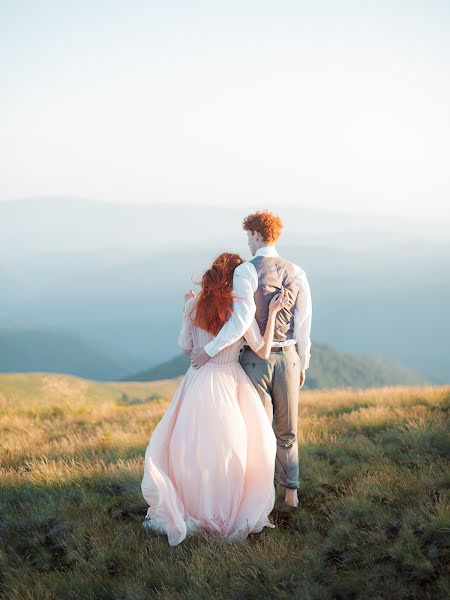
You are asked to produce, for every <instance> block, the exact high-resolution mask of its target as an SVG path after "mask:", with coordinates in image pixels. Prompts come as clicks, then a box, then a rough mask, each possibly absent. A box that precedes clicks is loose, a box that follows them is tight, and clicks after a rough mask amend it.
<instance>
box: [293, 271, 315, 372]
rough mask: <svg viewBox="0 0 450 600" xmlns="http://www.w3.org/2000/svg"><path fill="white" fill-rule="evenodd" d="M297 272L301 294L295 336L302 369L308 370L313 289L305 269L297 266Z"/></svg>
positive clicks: (295, 322) (295, 318)
mask: <svg viewBox="0 0 450 600" xmlns="http://www.w3.org/2000/svg"><path fill="white" fill-rule="evenodd" d="M295 271H296V279H297V283H298V286H299V293H298V297H297V302H296V305H295V312H294V335H295V339H296V342H297V350H298V354H299V356H300V361H301V365H302V369H307V368H308V367H309V361H310V358H311V337H310V336H311V320H312V302H311V289H310V287H309V282H308V278H307V277H306V273H305V272H304V271H303V269H302V268H301V267H299V266H297V265H295Z"/></svg>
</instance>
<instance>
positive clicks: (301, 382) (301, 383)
mask: <svg viewBox="0 0 450 600" xmlns="http://www.w3.org/2000/svg"><path fill="white" fill-rule="evenodd" d="M305 377H306V374H305V369H302V370H301V371H300V389H302V387H303V384H304V383H305Z"/></svg>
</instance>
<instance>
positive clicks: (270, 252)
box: [255, 246, 280, 256]
mask: <svg viewBox="0 0 450 600" xmlns="http://www.w3.org/2000/svg"><path fill="white" fill-rule="evenodd" d="M255 256H280V255H279V254H278V252H277V249H276V248H275V246H262V248H260V249H259V250H257V251H256V254H255Z"/></svg>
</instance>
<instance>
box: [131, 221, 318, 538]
mask: <svg viewBox="0 0 450 600" xmlns="http://www.w3.org/2000/svg"><path fill="white" fill-rule="evenodd" d="M243 227H244V230H246V232H247V236H248V244H249V248H250V251H251V253H252V255H253V257H254V258H253V259H252V260H250V261H246V262H244V260H243V259H242V258H241V257H240V256H239V255H237V254H232V253H224V254H221V255H220V256H218V257H217V258H216V259H215V261H214V262H213V264H212V266H211V267H210V268H209V269H208V270H207V271H206V272H205V273H204V275H203V278H202V281H201V290H200V292H199V294H198V296H195V295H194V293H193V292H188V293H187V294H186V296H185V306H184V313H183V320H182V326H181V331H180V335H179V340H178V343H179V345H180V346H181V348H182V349H183V350H184V351H185V352H186V353H188V354H190V355H191V367H190V368H189V370H188V371H187V373H186V375H185V376H184V378H183V379H182V381H181V382H180V384H179V386H178V388H177V390H176V392H175V395H174V397H173V398H172V401H171V403H170V405H169V407H168V409H167V411H166V413H165V414H164V416H163V418H162V419H161V421H160V422H159V423H158V425H157V426H156V428H155V430H154V431H153V434H152V436H151V439H150V442H149V444H148V446H147V449H146V452H145V461H144V475H143V479H142V484H141V490H142V494H143V496H144V498H145V500H146V501H147V504H148V505H149V507H148V510H147V514H146V517H145V520H144V522H143V525H144V526H145V527H146V528H148V529H149V530H152V531H155V532H158V533H163V534H165V535H167V538H168V542H169V544H170V545H171V546H176V545H177V544H179V543H180V542H182V541H183V540H184V539H185V537H186V536H187V535H189V534H191V533H194V532H197V531H208V532H210V533H213V534H215V535H218V536H220V537H221V538H223V539H224V540H225V541H227V542H238V541H242V540H243V539H245V538H246V537H247V536H248V534H249V533H257V532H259V531H261V530H262V529H263V528H264V527H274V525H273V524H272V523H271V522H270V521H269V514H270V513H271V511H272V509H273V507H274V503H275V488H274V482H275V483H278V484H279V485H281V486H283V487H284V488H285V499H284V501H285V503H286V504H287V505H288V506H291V507H293V508H296V507H297V506H298V496H297V489H298V487H299V464H298V444H297V428H298V396H299V389H300V388H301V387H302V386H303V384H304V381H305V370H306V369H307V368H308V366H309V359H310V347H311V341H310V330H311V315H312V308H311V294H310V288H309V283H308V280H307V278H306V274H305V272H304V271H303V269H301V268H300V267H299V266H298V265H295V264H293V263H291V262H289V261H288V260H286V259H285V258H282V257H281V256H280V255H279V254H278V252H277V250H276V248H275V243H276V241H277V240H278V238H279V236H280V233H281V229H282V227H283V225H282V222H281V220H280V218H279V217H277V216H276V215H274V214H272V213H270V212H269V211H267V210H265V211H261V212H256V213H254V214H252V215H249V216H247V217H246V218H245V219H244V221H243Z"/></svg>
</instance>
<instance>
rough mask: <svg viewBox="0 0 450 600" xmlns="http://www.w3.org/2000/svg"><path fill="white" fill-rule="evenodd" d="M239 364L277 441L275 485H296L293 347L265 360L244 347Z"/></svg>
mask: <svg viewBox="0 0 450 600" xmlns="http://www.w3.org/2000/svg"><path fill="white" fill-rule="evenodd" d="M239 362H240V364H241V365H242V367H243V369H244V371H245V372H246V373H247V375H248V377H249V378H250V380H251V382H252V383H253V385H254V386H255V388H256V391H257V392H258V394H259V397H260V398H261V401H262V403H263V405H264V408H265V410H266V413H267V416H268V417H269V420H270V422H271V423H272V427H273V430H274V433H275V437H276V438H277V456H276V462H275V482H276V483H279V484H281V485H282V486H284V487H286V488H291V489H297V488H298V486H299V465H298V442H297V426H298V396H299V388H300V357H299V355H298V353H297V350H296V348H295V346H287V347H286V348H284V349H283V352H271V353H270V357H269V359H268V360H263V359H262V358H259V356H258V355H257V354H255V353H254V352H253V351H252V350H251V349H250V348H249V347H248V346H244V349H243V350H242V353H241V356H240V358H239Z"/></svg>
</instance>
